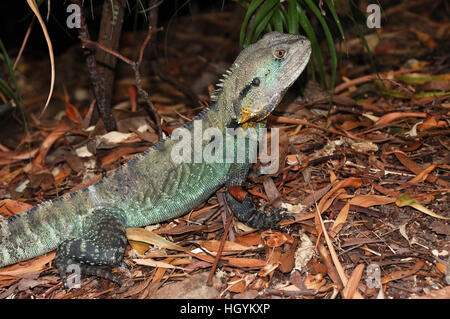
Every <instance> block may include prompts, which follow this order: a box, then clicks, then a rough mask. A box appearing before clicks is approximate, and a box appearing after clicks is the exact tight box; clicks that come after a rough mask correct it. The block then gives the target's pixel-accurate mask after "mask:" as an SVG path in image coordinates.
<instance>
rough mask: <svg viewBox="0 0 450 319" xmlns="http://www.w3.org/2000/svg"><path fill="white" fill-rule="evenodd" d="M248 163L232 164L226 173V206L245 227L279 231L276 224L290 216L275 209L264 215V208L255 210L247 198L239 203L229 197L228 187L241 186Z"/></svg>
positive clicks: (246, 173)
mask: <svg viewBox="0 0 450 319" xmlns="http://www.w3.org/2000/svg"><path fill="white" fill-rule="evenodd" d="M249 169H250V164H249V163H242V164H233V165H232V166H231V168H230V171H229V172H228V176H227V183H226V187H225V194H226V200H227V203H228V206H229V207H230V209H231V210H232V211H233V213H234V214H235V215H236V217H237V218H238V219H239V220H240V221H241V222H243V223H245V224H246V225H248V226H250V227H252V228H256V229H258V230H264V229H269V228H271V229H276V230H280V229H281V228H280V226H279V225H278V224H277V223H278V222H279V221H280V220H282V219H286V218H292V216H291V215H290V214H286V213H281V211H282V210H283V208H276V209H274V210H272V211H270V212H268V213H264V208H265V207H261V208H260V209H257V208H256V207H255V205H254V204H253V202H252V201H251V200H250V198H249V197H248V196H246V197H244V199H243V200H242V202H241V201H239V200H237V199H236V198H234V197H233V195H231V193H230V192H229V191H228V187H229V186H242V185H243V183H244V182H245V180H246V179H247V175H248V171H249Z"/></svg>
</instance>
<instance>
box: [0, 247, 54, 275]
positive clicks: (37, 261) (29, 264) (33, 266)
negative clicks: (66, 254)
mask: <svg viewBox="0 0 450 319" xmlns="http://www.w3.org/2000/svg"><path fill="white" fill-rule="evenodd" d="M54 258H55V252H51V253H48V254H46V255H43V256H39V257H36V258H33V259H31V260H28V261H24V262H21V263H19V264H15V265H12V266H9V267H5V268H3V269H2V270H1V271H0V276H21V275H24V274H28V273H31V272H36V271H41V270H43V269H45V265H46V264H48V263H49V262H51V261H52V260H53V259H54Z"/></svg>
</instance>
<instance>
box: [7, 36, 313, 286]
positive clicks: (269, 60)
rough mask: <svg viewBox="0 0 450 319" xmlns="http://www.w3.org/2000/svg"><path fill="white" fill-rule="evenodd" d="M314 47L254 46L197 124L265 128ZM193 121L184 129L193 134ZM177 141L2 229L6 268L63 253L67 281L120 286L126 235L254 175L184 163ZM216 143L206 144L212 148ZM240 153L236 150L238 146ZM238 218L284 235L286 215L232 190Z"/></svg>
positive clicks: (232, 166)
mask: <svg viewBox="0 0 450 319" xmlns="http://www.w3.org/2000/svg"><path fill="white" fill-rule="evenodd" d="M310 53H311V46H310V43H309V41H308V40H307V39H306V38H305V37H302V36H297V35H290V34H282V33H278V32H271V33H268V34H266V35H265V36H264V37H263V38H262V39H261V40H259V41H258V42H257V43H255V44H253V45H250V46H248V47H247V48H246V49H244V50H243V51H242V52H241V54H240V55H239V56H238V58H237V59H236V61H235V62H234V64H233V66H232V67H231V69H230V70H229V71H227V74H225V75H224V78H223V79H222V80H221V83H220V84H218V86H219V87H220V88H219V89H218V90H216V93H215V96H214V97H213V102H212V103H211V105H210V107H209V108H207V109H206V110H204V111H203V112H201V113H200V114H199V115H198V116H197V117H196V118H195V119H194V120H200V121H201V123H202V128H203V131H204V130H205V129H207V128H211V127H214V128H218V129H219V130H220V131H221V132H224V134H225V132H226V129H227V128H228V127H233V128H236V127H242V126H243V127H244V128H245V127H247V126H250V127H251V126H256V127H265V120H264V119H265V118H266V117H267V116H268V115H269V114H270V112H272V111H273V109H274V108H275V107H276V105H278V103H279V102H280V100H281V99H282V97H283V95H284V93H285V92H286V90H287V89H288V88H289V87H290V86H291V85H292V83H293V82H294V81H295V80H296V79H297V78H298V76H299V75H300V74H301V73H302V71H303V69H304V68H305V66H306V64H307V63H308V61H309V56H310ZM193 127H194V125H192V122H189V123H188V124H186V125H185V126H184V128H185V129H187V130H188V131H189V132H191V133H192V134H193V133H194V132H193V130H194V129H193ZM178 142H179V141H178V140H175V139H174V138H173V136H171V137H169V138H166V139H165V140H163V141H161V142H159V143H158V144H156V145H155V146H153V147H151V148H150V149H149V150H147V151H146V152H144V153H143V154H141V155H140V156H138V157H136V158H135V159H133V160H131V161H130V162H128V163H126V164H124V165H123V166H121V167H120V168H119V169H117V170H116V171H115V172H114V173H112V174H111V175H108V176H106V177H105V178H103V179H102V180H101V181H100V182H98V183H96V184H94V185H91V186H89V187H87V188H85V189H82V190H80V191H77V192H74V193H70V194H66V195H64V196H62V197H59V198H56V199H54V200H52V201H48V202H44V203H42V204H40V205H38V206H35V207H33V208H31V209H29V210H28V211H26V212H23V213H21V214H19V215H16V216H13V217H11V218H10V219H8V220H3V221H1V222H0V267H3V266H6V265H10V264H14V263H17V262H19V261H22V260H26V259H30V258H33V257H36V256H39V255H42V254H44V253H47V252H49V251H52V250H54V249H57V252H56V257H55V265H56V267H57V268H58V270H59V272H60V274H61V277H62V279H63V282H64V283H66V269H67V267H68V266H69V265H72V264H76V265H78V266H79V267H80V268H81V270H82V272H83V273H87V274H92V275H97V276H100V277H104V278H108V279H111V280H113V281H116V282H118V283H120V280H118V279H116V278H114V277H113V276H112V275H111V274H110V273H108V272H106V271H105V270H103V268H102V267H101V266H104V265H108V266H116V265H120V263H121V262H122V258H123V253H124V250H125V246H126V243H127V241H126V236H125V228H127V227H141V226H145V225H149V224H154V223H158V222H161V221H165V220H169V219H172V218H175V217H178V216H181V215H183V214H185V213H187V212H189V211H190V210H192V209H194V208H195V207H196V206H198V205H199V204H200V203H202V202H204V201H205V200H207V199H208V198H209V197H210V196H211V195H212V194H214V193H215V192H216V191H217V190H218V189H219V188H221V187H222V186H224V185H225V186H226V187H229V186H237V185H243V183H244V182H245V180H246V178H247V174H248V171H249V168H250V165H251V164H250V163H248V161H246V162H244V163H237V162H235V163H206V162H201V163H180V164H176V163H174V161H173V160H172V155H171V150H172V149H173V147H174V145H175V144H176V143H178ZM208 142H209V141H203V142H202V146H203V147H204V146H205V145H206V144H208ZM234 147H236V145H235V146H234ZM226 198H227V202H228V204H229V206H230V208H231V209H232V211H233V212H234V214H235V215H236V216H237V217H238V218H239V219H240V220H241V221H243V222H245V223H246V224H248V225H249V226H251V227H256V228H258V229H266V228H278V225H277V222H278V221H279V220H281V219H282V218H286V214H279V213H278V212H279V211H277V210H276V211H272V212H270V213H268V214H262V213H261V212H260V211H258V210H257V209H256V208H255V206H254V205H253V203H252V202H251V200H250V199H249V198H248V197H245V198H244V200H243V201H239V200H237V199H235V198H234V197H233V196H232V195H231V193H230V192H228V188H226Z"/></svg>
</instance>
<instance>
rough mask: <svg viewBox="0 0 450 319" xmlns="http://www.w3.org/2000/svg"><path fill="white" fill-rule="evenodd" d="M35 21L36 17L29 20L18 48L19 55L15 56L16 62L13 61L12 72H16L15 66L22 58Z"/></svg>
mask: <svg viewBox="0 0 450 319" xmlns="http://www.w3.org/2000/svg"><path fill="white" fill-rule="evenodd" d="M35 19H36V17H35V16H33V19H32V20H31V23H30V26H29V27H28V29H27V32H26V33H25V36H24V38H23V41H22V46H21V47H20V50H19V53H18V54H17V57H16V60H15V61H14V65H13V67H12V68H13V71H15V70H16V67H17V64H19V61H20V58H21V57H22V53H23V50H24V49H25V45H26V44H27V42H28V38H29V37H30V33H31V30H32V28H33V24H34V20H35Z"/></svg>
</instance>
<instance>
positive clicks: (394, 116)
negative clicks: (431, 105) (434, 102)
mask: <svg viewBox="0 0 450 319" xmlns="http://www.w3.org/2000/svg"><path fill="white" fill-rule="evenodd" d="M405 117H420V118H425V117H427V113H422V112H392V113H388V114H385V115H383V116H382V117H381V118H380V119H379V120H378V121H376V122H375V124H374V125H381V124H386V123H390V122H393V121H395V120H398V119H401V118H405Z"/></svg>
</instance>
